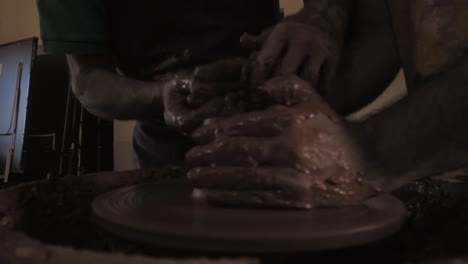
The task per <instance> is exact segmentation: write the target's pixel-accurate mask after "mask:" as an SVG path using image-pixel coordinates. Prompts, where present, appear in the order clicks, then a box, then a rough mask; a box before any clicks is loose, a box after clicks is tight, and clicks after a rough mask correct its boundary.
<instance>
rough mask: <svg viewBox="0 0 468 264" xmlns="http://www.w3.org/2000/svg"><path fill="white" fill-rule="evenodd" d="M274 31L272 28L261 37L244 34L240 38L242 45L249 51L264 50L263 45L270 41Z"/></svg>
mask: <svg viewBox="0 0 468 264" xmlns="http://www.w3.org/2000/svg"><path fill="white" fill-rule="evenodd" d="M272 31H273V27H270V28H268V29H266V30H264V31H263V32H262V33H260V34H259V35H252V34H248V33H244V35H242V36H241V38H240V43H241V45H242V46H243V47H244V48H246V49H248V50H259V49H261V48H262V45H263V43H264V42H265V41H266V40H267V39H268V37H269V36H270V34H271V32H272Z"/></svg>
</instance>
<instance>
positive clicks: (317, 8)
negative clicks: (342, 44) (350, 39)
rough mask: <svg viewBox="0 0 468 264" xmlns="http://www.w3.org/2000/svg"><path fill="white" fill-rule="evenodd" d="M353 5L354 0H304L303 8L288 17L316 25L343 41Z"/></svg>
mask: <svg viewBox="0 0 468 264" xmlns="http://www.w3.org/2000/svg"><path fill="white" fill-rule="evenodd" d="M353 6H354V1H352V0H304V7H303V9H302V10H301V11H299V12H298V13H297V14H295V15H293V16H291V17H289V18H286V19H287V20H291V21H297V22H301V23H306V24H310V25H314V26H316V27H317V28H319V29H320V30H321V31H323V32H324V33H327V34H330V35H332V36H333V37H334V38H337V39H338V40H340V41H342V40H343V38H344V34H345V32H346V31H347V29H348V25H349V20H350V18H351V14H352V10H353Z"/></svg>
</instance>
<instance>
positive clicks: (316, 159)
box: [186, 77, 376, 208]
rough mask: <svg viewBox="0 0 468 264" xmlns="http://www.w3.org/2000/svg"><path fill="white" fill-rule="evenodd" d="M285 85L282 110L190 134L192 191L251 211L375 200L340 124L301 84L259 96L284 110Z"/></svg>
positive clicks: (216, 122)
mask: <svg viewBox="0 0 468 264" xmlns="http://www.w3.org/2000/svg"><path fill="white" fill-rule="evenodd" d="M286 80H288V81H286ZM285 82H286V83H287V82H289V83H290V84H293V85H289V86H288V87H293V88H294V93H291V92H288V93H287V94H289V95H291V94H295V96H290V99H288V101H289V102H290V106H289V107H287V106H274V107H271V108H269V109H267V110H264V111H258V112H251V113H244V114H240V115H237V116H233V117H228V118H219V119H213V120H209V121H207V122H205V125H204V126H203V127H201V128H200V129H198V130H197V131H196V132H195V133H194V134H193V138H194V140H195V141H196V142H197V143H198V144H199V145H200V146H198V147H195V148H194V149H192V150H190V151H189V152H188V153H187V155H186V160H187V162H188V163H190V164H192V165H194V166H195V167H196V168H195V169H193V170H191V171H190V172H189V173H188V177H189V179H190V180H191V181H192V183H193V185H194V186H195V187H197V188H200V189H201V190H202V193H203V194H204V195H205V197H206V198H207V199H208V200H209V201H212V202H216V203H222V204H227V205H235V206H254V207H283V208H312V207H320V206H347V205H355V204H358V203H360V202H361V201H363V200H364V199H366V198H368V197H370V196H372V195H373V194H375V193H376V190H375V188H373V187H372V186H369V185H367V184H365V183H364V182H363V179H361V177H362V175H361V173H362V172H364V170H365V169H364V168H365V163H364V162H363V161H362V160H361V159H360V155H359V154H360V148H359V147H358V146H357V145H356V144H355V142H354V140H353V137H352V136H351V135H350V133H349V131H348V129H347V126H346V124H345V123H344V122H343V121H342V120H341V118H340V117H339V116H338V115H336V114H335V113H334V112H333V110H332V109H330V108H329V107H328V105H327V104H326V103H325V102H323V100H322V99H321V98H320V97H319V96H318V95H317V94H316V93H314V91H313V90H312V89H311V88H310V86H309V85H307V83H305V82H304V81H301V80H300V79H298V78H295V77H288V78H283V79H282V80H281V81H279V82H278V80H272V81H270V82H269V83H267V84H266V85H265V86H263V87H261V89H262V90H263V91H264V92H265V93H266V94H269V95H270V96H271V98H273V99H274V100H276V101H277V102H278V103H284V102H286V101H284V100H283V99H284V95H285V94H281V93H278V91H284V90H286V91H288V90H289V91H291V90H290V89H279V88H278V87H279V85H278V83H285Z"/></svg>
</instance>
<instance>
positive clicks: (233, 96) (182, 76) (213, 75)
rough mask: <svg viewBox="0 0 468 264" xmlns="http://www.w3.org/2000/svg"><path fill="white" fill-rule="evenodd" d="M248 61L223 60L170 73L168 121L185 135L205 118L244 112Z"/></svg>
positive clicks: (166, 103) (167, 107) (167, 104)
mask: <svg viewBox="0 0 468 264" xmlns="http://www.w3.org/2000/svg"><path fill="white" fill-rule="evenodd" d="M245 65H246V63H245V60H242V59H233V60H222V61H218V62H215V63H212V64H209V65H204V66H200V67H197V68H196V69H195V71H194V72H193V73H187V72H179V73H177V74H174V75H172V76H171V81H170V82H168V84H167V85H166V87H165V89H164V106H165V112H164V118H165V121H166V123H167V124H168V125H169V126H171V127H173V128H175V129H177V130H178V131H180V132H182V133H184V134H190V133H191V132H192V131H193V130H194V129H196V128H197V127H199V126H201V124H202V123H203V120H205V119H206V118H212V117H217V116H225V115H231V114H234V113H238V112H241V111H243V110H242V109H243V108H244V105H243V102H244V100H243V97H244V94H245V91H246V84H245V81H243V80H245V78H243V77H242V76H243V74H244V70H245Z"/></svg>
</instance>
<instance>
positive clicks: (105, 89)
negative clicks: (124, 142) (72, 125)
mask: <svg viewBox="0 0 468 264" xmlns="http://www.w3.org/2000/svg"><path fill="white" fill-rule="evenodd" d="M67 60H68V65H69V68H70V74H71V83H72V89H73V92H74V94H75V95H76V96H77V97H78V99H79V100H80V102H81V103H82V104H83V105H84V106H85V107H86V108H87V109H88V110H89V111H90V112H91V113H93V114H95V115H97V116H100V117H102V118H109V119H142V118H148V117H154V116H158V115H159V116H162V113H163V110H164V106H163V88H162V85H163V83H162V82H143V81H138V80H135V79H130V78H127V77H123V76H119V75H117V74H116V73H114V66H115V65H114V63H113V60H112V59H111V58H108V57H105V56H93V55H90V56H77V55H67Z"/></svg>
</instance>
